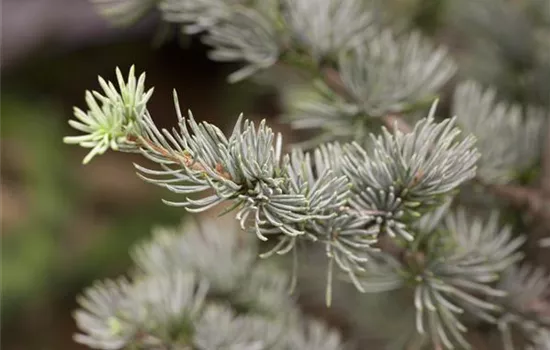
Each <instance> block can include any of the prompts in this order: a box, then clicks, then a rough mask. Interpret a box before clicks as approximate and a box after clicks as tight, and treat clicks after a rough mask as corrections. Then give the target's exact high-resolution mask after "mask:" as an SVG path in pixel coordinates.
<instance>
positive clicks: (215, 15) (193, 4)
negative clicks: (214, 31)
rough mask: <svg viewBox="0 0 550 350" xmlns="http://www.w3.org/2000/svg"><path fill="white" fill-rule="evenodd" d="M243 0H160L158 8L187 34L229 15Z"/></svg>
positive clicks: (210, 25)
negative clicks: (181, 26) (180, 25)
mask: <svg viewBox="0 0 550 350" xmlns="http://www.w3.org/2000/svg"><path fill="white" fill-rule="evenodd" d="M244 2H245V1H244V0H161V1H160V2H159V9H160V11H161V13H162V16H163V18H164V19H165V20H166V21H168V22H174V23H178V24H182V25H183V29H184V31H185V32H186V33H187V34H195V33H198V32H201V31H204V30H207V29H209V28H211V27H213V26H215V25H216V24H218V22H219V21H221V20H223V19H227V18H229V17H231V15H232V14H233V10H234V8H235V7H238V6H239V5H240V4H243V3H244Z"/></svg>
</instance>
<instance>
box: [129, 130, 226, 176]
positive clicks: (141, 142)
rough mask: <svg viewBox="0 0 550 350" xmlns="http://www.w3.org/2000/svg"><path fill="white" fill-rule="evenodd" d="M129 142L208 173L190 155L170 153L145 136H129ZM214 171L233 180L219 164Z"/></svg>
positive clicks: (177, 162)
mask: <svg viewBox="0 0 550 350" xmlns="http://www.w3.org/2000/svg"><path fill="white" fill-rule="evenodd" d="M128 141H130V142H134V143H136V144H137V145H138V146H139V147H143V148H147V149H149V150H151V151H153V152H155V153H158V154H160V155H162V156H163V157H164V158H166V159H169V160H171V161H173V162H174V163H176V164H180V165H183V166H185V167H187V168H191V169H193V170H197V171H206V169H205V168H204V167H203V166H202V165H201V164H199V163H197V162H195V161H194V160H193V158H191V156H190V155H188V154H185V153H179V152H178V153H175V152H170V151H169V150H167V149H165V148H162V147H160V146H158V145H157V144H155V143H154V142H153V141H151V140H149V139H147V138H145V137H143V136H136V135H130V136H128ZM214 170H215V171H216V173H218V175H220V176H221V177H223V178H225V179H227V180H231V175H230V174H229V173H228V172H227V171H225V169H224V168H223V165H221V164H219V163H218V164H216V167H215V169H214Z"/></svg>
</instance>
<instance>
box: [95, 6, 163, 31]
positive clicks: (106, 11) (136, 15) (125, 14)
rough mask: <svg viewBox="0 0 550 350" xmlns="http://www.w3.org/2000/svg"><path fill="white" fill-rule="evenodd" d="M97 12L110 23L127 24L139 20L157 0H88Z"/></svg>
mask: <svg viewBox="0 0 550 350" xmlns="http://www.w3.org/2000/svg"><path fill="white" fill-rule="evenodd" d="M90 2H91V3H92V4H93V5H94V6H95V8H96V9H97V12H99V13H100V14H101V15H102V16H104V17H105V18H107V19H108V20H109V21H111V23H113V24H115V25H119V26H123V25H129V24H132V23H134V22H136V21H137V20H139V19H140V18H141V17H142V16H143V15H145V14H146V13H147V12H148V11H149V10H151V8H153V7H154V6H155V5H156V3H157V2H158V0H90Z"/></svg>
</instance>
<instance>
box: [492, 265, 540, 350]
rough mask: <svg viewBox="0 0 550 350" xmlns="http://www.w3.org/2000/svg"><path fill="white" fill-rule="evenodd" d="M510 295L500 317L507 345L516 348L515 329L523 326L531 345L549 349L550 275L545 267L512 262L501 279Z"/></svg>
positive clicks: (505, 301)
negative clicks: (516, 264)
mask: <svg viewBox="0 0 550 350" xmlns="http://www.w3.org/2000/svg"><path fill="white" fill-rule="evenodd" d="M498 286H499V288H501V289H502V290H504V291H506V293H507V295H506V298H505V299H504V302H503V303H502V304H503V305H504V306H505V308H504V309H503V311H502V312H501V313H500V316H499V318H498V325H499V330H500V331H501V334H502V341H503V346H504V347H505V348H506V350H508V349H511V350H513V349H515V347H514V344H513V342H512V339H511V332H512V330H513V329H520V330H521V332H522V333H523V334H524V336H525V338H526V339H527V341H528V342H529V345H530V346H531V347H529V349H530V350H531V349H533V350H539V349H540V350H542V349H547V348H548V347H545V346H548V345H549V344H550V342H549V340H550V330H549V329H550V315H548V312H547V311H545V310H547V309H545V308H546V307H547V306H546V305H547V303H548V296H549V294H550V276H549V275H548V274H547V272H546V271H545V270H544V269H543V268H540V267H538V268H536V267H533V266H531V265H529V264H523V265H522V266H511V267H510V268H509V269H507V270H506V271H505V273H504V276H503V278H502V279H501V280H500V281H499V285H498Z"/></svg>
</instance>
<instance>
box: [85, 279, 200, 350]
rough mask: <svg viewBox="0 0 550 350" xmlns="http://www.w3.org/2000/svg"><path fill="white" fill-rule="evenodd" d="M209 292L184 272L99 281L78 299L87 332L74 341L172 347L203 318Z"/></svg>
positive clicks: (94, 344) (93, 344)
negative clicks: (200, 316)
mask: <svg viewBox="0 0 550 350" xmlns="http://www.w3.org/2000/svg"><path fill="white" fill-rule="evenodd" d="M207 289H208V285H207V284H206V283H204V282H200V281H197V280H196V278H195V276H193V275H192V274H188V273H180V272H177V273H173V274H167V275H159V276H147V277H141V278H136V279H135V280H134V281H132V282H131V283H130V282H128V281H126V280H120V281H118V282H116V281H106V282H104V283H96V284H95V285H94V286H93V287H91V288H89V289H88V290H87V291H86V292H85V294H84V295H83V296H82V297H80V298H79V303H80V305H81V307H82V309H80V310H77V311H76V312H75V318H76V321H77V325H78V327H79V328H80V330H81V331H82V332H83V333H81V334H77V335H76V336H75V340H76V341H77V342H79V343H82V344H85V345H88V346H90V347H92V348H96V349H121V348H124V347H126V346H127V345H128V344H131V343H134V344H139V345H141V346H162V345H163V344H170V343H172V342H174V341H176V340H177V339H176V338H175V337H178V336H180V335H181V334H179V333H178V332H180V333H185V332H187V331H188V330H187V329H186V328H187V327H189V323H190V322H193V320H194V319H195V318H196V317H197V316H198V315H199V312H200V310H201V308H202V306H203V302H204V298H205V296H206V292H207ZM173 329H174V330H176V331H178V332H174V334H170V333H171V330H173Z"/></svg>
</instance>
